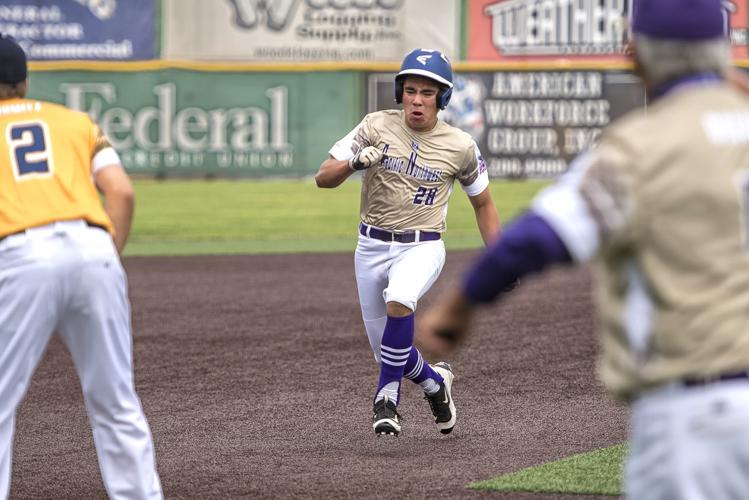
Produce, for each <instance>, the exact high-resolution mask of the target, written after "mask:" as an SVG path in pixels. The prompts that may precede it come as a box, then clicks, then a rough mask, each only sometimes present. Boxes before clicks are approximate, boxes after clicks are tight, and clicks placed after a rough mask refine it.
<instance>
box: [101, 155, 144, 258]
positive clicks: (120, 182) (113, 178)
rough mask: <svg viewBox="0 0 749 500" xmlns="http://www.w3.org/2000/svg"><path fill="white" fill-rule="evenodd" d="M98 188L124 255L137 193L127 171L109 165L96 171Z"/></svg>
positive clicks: (120, 251)
mask: <svg viewBox="0 0 749 500" xmlns="http://www.w3.org/2000/svg"><path fill="white" fill-rule="evenodd" d="M95 181H96V187H97V188H98V189H99V191H100V192H101V193H102V194H103V195H104V209H105V210H106V212H107V215H109V218H110V219H111V220H112V224H114V232H115V235H114V244H115V246H116V247H117V251H118V252H119V253H120V254H122V250H123V249H124V248H125V243H126V242H127V237H128V236H129V235H130V227H131V225H132V223H133V212H134V211H135V192H134V190H133V185H132V183H131V182H130V177H128V175H127V173H126V172H125V169H124V168H122V166H120V165H108V166H106V167H102V168H100V169H98V170H97V171H96V174H95Z"/></svg>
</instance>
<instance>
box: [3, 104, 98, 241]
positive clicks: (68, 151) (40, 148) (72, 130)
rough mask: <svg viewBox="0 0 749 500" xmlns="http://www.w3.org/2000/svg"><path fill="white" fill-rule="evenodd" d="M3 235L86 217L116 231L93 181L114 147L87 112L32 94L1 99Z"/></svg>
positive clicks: (91, 221)
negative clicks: (98, 159)
mask: <svg viewBox="0 0 749 500" xmlns="http://www.w3.org/2000/svg"><path fill="white" fill-rule="evenodd" d="M0 132H1V133H2V139H1V140H0V185H2V189H0V237H2V236H6V235H9V234H12V233H16V232H19V231H22V230H24V229H27V228H30V227H34V226H40V225H44V224H49V223H51V222H55V221H62V220H72V219H85V220H87V221H89V222H90V223H93V224H97V225H100V226H103V227H106V228H107V229H108V230H109V231H110V233H112V232H113V226H112V222H111V221H110V219H109V217H108V216H107V214H106V212H105V211H104V208H103V206H102V204H101V200H100V199H99V194H98V192H97V190H96V187H95V185H94V182H93V172H92V164H93V161H92V160H93V157H94V155H96V154H97V152H99V151H101V150H103V149H105V148H108V147H111V146H110V145H109V142H108V141H107V139H106V138H105V137H104V135H103V134H102V132H101V130H100V129H99V127H97V126H96V125H95V124H94V123H93V122H92V121H91V119H90V118H89V116H88V115H86V114H84V113H80V112H77V111H72V110H70V109H67V108H65V107H63V106H59V105H56V104H52V103H48V102H43V101H34V100H30V99H11V100H4V101H0Z"/></svg>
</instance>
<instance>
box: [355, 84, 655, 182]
mask: <svg viewBox="0 0 749 500" xmlns="http://www.w3.org/2000/svg"><path fill="white" fill-rule="evenodd" d="M393 77H394V75H393V74H385V73H373V74H370V76H369V86H368V88H369V95H368V97H369V100H368V108H369V111H370V112H371V111H376V110H378V109H386V108H393V107H395V105H394V104H393ZM454 84H455V87H454V89H453V95H452V98H451V100H450V104H449V105H448V107H447V109H445V110H444V111H442V112H441V113H440V117H441V118H442V119H444V120H445V121H447V122H448V123H450V124H452V125H454V126H456V127H458V128H460V129H462V130H464V131H466V132H468V133H470V134H471V135H472V136H473V138H474V139H475V140H476V142H477V144H478V145H479V148H480V149H481V152H482V153H483V155H484V158H485V159H486V163H487V166H488V169H489V176H490V177H492V178H495V179H496V178H511V179H518V178H528V177H531V178H544V177H555V176H557V175H559V174H560V173H562V172H564V171H565V170H567V167H568V166H569V162H570V161H571V160H572V159H573V158H574V157H575V156H577V155H578V154H579V153H581V152H583V151H585V150H586V149H587V148H589V147H590V146H591V145H592V144H593V143H594V142H595V141H596V140H597V139H598V137H599V136H600V135H601V132H602V130H603V128H604V127H605V126H606V125H608V124H609V123H610V122H611V121H612V120H614V119H616V118H617V117H619V116H621V115H622V114H624V113H626V112H627V111H629V110H631V109H634V108H638V107H641V106H643V105H644V102H645V92H644V89H643V88H642V86H641V84H640V82H639V80H638V79H637V78H635V77H634V76H632V75H631V74H629V73H626V72H619V71H590V70H576V71H522V72H513V71H499V72H481V73H457V74H456V75H455V79H454Z"/></svg>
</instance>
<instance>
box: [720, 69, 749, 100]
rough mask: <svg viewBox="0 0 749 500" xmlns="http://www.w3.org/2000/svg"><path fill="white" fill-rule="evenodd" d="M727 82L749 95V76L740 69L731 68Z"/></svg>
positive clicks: (727, 74) (727, 75)
mask: <svg viewBox="0 0 749 500" xmlns="http://www.w3.org/2000/svg"><path fill="white" fill-rule="evenodd" d="M726 80H727V81H728V82H729V83H730V84H732V85H733V86H734V87H736V88H737V89H739V90H741V91H742V92H744V93H747V94H749V75H747V73H745V72H744V71H743V70H740V69H738V68H729V69H728V71H727V72H726Z"/></svg>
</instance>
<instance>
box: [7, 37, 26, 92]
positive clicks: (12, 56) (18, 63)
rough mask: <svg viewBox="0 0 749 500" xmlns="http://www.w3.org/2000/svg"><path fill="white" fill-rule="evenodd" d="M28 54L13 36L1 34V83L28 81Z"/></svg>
mask: <svg viewBox="0 0 749 500" xmlns="http://www.w3.org/2000/svg"><path fill="white" fill-rule="evenodd" d="M27 75H28V73H27V69H26V53H25V52H24V51H23V49H22V48H21V46H20V45H18V43H17V42H16V41H15V40H14V39H13V37H12V36H8V35H3V34H2V33H0V83H10V84H14V83H19V82H22V81H24V80H26V76H27Z"/></svg>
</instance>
